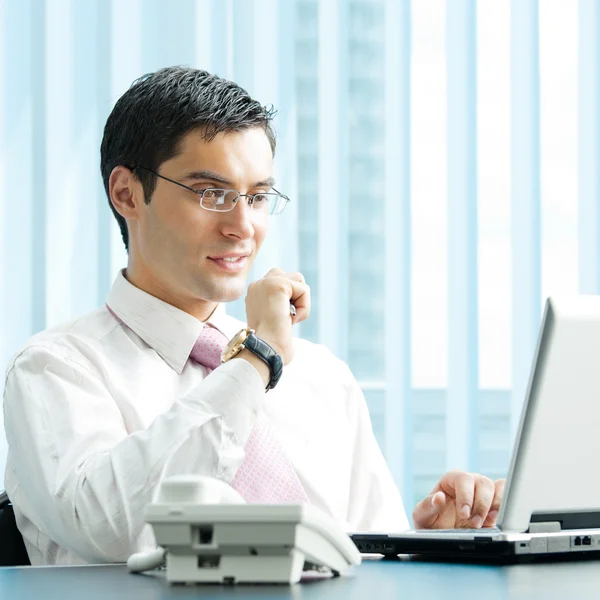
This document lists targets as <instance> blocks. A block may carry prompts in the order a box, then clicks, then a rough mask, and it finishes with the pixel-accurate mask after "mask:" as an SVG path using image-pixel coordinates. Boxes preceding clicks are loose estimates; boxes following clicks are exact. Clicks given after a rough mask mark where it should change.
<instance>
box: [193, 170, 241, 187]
mask: <svg viewBox="0 0 600 600" xmlns="http://www.w3.org/2000/svg"><path fill="white" fill-rule="evenodd" d="M200 179H211V180H212V181H218V182H219V183H222V184H224V185H233V184H232V183H231V181H229V179H227V178H226V177H223V176H222V175H219V174H218V173H215V172H214V171H192V172H191V173H187V174H186V175H184V176H183V180H184V181H199V180H200Z"/></svg>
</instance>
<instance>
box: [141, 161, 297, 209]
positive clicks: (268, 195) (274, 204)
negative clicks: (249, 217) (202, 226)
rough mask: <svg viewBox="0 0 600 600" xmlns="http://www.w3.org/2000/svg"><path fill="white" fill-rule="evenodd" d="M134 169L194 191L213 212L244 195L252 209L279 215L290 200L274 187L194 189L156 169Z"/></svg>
mask: <svg viewBox="0 0 600 600" xmlns="http://www.w3.org/2000/svg"><path fill="white" fill-rule="evenodd" d="M135 169H140V170H142V171H146V172H147V173H152V174H153V175H156V177H159V178H160V179H164V180H165V181H170V182H171V183H174V184H175V185H178V186H179V187H182V188H184V189H186V190H189V191H190V192H194V194H196V196H198V197H199V198H200V206H201V207H202V208H203V209H205V210H210V211H213V212H229V211H231V210H233V209H234V208H235V207H236V205H237V203H238V202H239V200H240V198H242V197H245V198H248V206H250V207H251V208H252V209H254V210H257V211H259V212H261V213H265V214H268V215H280V214H281V213H282V212H283V210H284V209H285V207H286V206H287V205H288V202H289V201H290V199H289V198H288V197H287V196H284V195H283V194H280V193H279V192H278V191H277V190H276V189H275V188H273V192H260V193H258V194H240V193H239V192H238V191H237V190H228V189H221V188H205V189H203V190H195V189H194V188H191V187H189V186H187V185H184V184H183V183H179V181H175V180H174V179H169V178H168V177H165V176H164V175H159V174H158V173H157V172H156V171H151V170H150V169H146V168H145V167H134V168H133V169H132V170H135Z"/></svg>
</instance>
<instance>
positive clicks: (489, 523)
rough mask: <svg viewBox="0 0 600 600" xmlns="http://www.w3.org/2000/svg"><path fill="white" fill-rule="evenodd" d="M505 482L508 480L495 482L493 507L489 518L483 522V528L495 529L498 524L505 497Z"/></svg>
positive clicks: (488, 515)
mask: <svg viewBox="0 0 600 600" xmlns="http://www.w3.org/2000/svg"><path fill="white" fill-rule="evenodd" d="M505 481H506V480H504V479H497V480H496V481H494V488H495V492H494V499H493V500H492V505H491V506H490V510H489V512H488V514H487V517H486V519H485V521H484V522H483V527H493V526H494V525H495V524H496V520H497V519H498V513H499V512H500V505H501V504H502V498H503V497H504V484H505Z"/></svg>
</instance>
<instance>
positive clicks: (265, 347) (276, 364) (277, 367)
mask: <svg viewBox="0 0 600 600" xmlns="http://www.w3.org/2000/svg"><path fill="white" fill-rule="evenodd" d="M244 348H246V350H250V352H252V354H254V355H255V356H258V358H260V360H262V361H263V362H264V363H265V364H266V365H267V366H268V367H269V371H270V372H271V379H270V380H269V384H268V385H267V387H266V391H267V392H268V391H269V390H272V389H273V388H274V387H275V386H276V385H277V382H278V381H279V379H280V378H281V373H282V372H283V361H282V360H281V356H279V354H277V352H275V350H273V348H271V346H269V344H267V342H265V341H264V340H261V339H260V338H259V337H256V335H254V329H240V331H238V332H237V333H236V334H235V335H234V336H233V338H231V340H230V341H229V343H228V344H227V346H225V349H224V350H223V352H222V354H221V362H222V363H224V362H227V361H228V360H231V359H232V358H233V357H234V356H237V355H238V354H239V353H240V352H241V351H242V350H243V349H244Z"/></svg>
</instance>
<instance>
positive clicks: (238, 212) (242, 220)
mask: <svg viewBox="0 0 600 600" xmlns="http://www.w3.org/2000/svg"><path fill="white" fill-rule="evenodd" d="M222 216H223V217H224V219H223V234H224V235H226V236H228V237H237V238H239V239H247V238H251V237H252V236H253V235H254V223H253V217H254V216H255V213H254V209H253V208H252V206H251V205H249V204H248V198H247V197H246V196H243V195H242V196H240V197H239V199H238V201H237V203H236V205H235V206H234V207H233V210H230V211H229V212H226V213H224V214H223V215H222Z"/></svg>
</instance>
